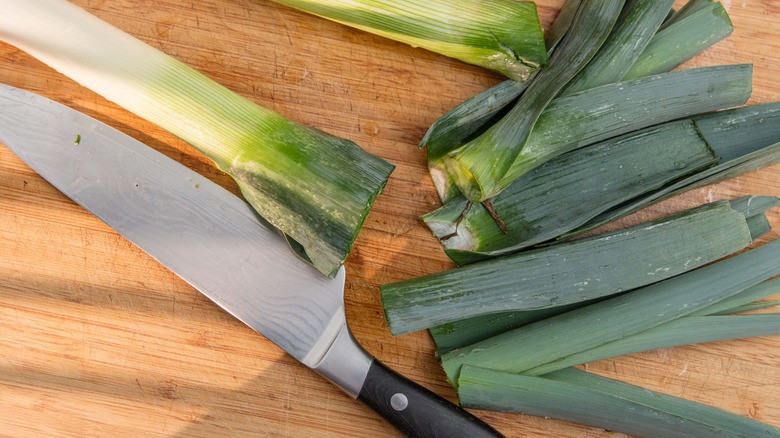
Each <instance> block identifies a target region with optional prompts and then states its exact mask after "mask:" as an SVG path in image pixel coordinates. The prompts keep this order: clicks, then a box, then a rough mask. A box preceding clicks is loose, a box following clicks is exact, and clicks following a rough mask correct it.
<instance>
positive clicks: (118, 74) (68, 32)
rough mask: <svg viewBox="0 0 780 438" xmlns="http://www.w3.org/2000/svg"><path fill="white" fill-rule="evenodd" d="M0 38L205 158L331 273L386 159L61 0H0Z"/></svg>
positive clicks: (381, 179)
mask: <svg viewBox="0 0 780 438" xmlns="http://www.w3.org/2000/svg"><path fill="white" fill-rule="evenodd" d="M0 6H1V7H2V8H0V9H2V11H3V13H2V14H0V39H2V40H4V41H6V42H8V43H10V44H13V45H15V46H17V47H19V48H20V49H22V50H24V51H26V52H28V53H29V54H31V55H33V56H34V57H36V58H38V59H39V60H41V61H43V62H45V63H47V64H49V65H50V66H51V67H53V68H55V69H57V70H58V71H59V72H60V73H63V74H65V75H66V76H69V77H70V78H72V79H74V80H76V81H77V82H79V83H80V84H81V85H83V86H85V87H87V88H90V89H92V90H93V91H95V92H97V93H99V94H101V95H103V97H105V98H107V99H108V100H111V101H113V102H115V103H117V104H119V105H121V106H123V107H124V108H126V109H127V110H129V111H131V112H133V113H135V114H136V115H138V116H140V117H143V118H145V119H147V120H149V121H150V122H152V123H155V124H157V125H159V126H160V127H162V128H164V129H166V130H168V131H170V132H171V133H173V134H174V135H176V136H178V137H179V138H181V139H182V140H184V141H186V142H188V143H189V144H191V145H192V146H194V147H195V148H197V149H198V150H199V151H201V152H202V153H204V154H205V155H207V156H208V157H209V158H211V159H212V160H213V161H214V162H215V163H216V164H217V166H218V167H219V168H220V169H222V170H223V171H225V172H227V173H228V174H230V175H231V176H232V177H233V178H234V179H235V180H236V181H237V182H238V185H239V187H240V189H241V192H242V193H243V194H244V196H245V198H246V199H247V200H248V201H249V202H250V203H251V204H252V206H253V207H254V208H255V209H256V210H257V211H258V212H259V213H260V215H261V216H262V217H263V218H264V219H266V220H267V221H268V222H270V223H271V224H272V225H273V226H275V227H277V228H279V229H280V230H281V231H283V232H284V233H285V234H286V235H287V236H289V237H290V238H291V239H293V240H294V241H295V242H297V243H298V244H300V245H301V246H302V247H303V248H304V249H305V252H306V257H307V258H308V259H309V260H310V261H311V262H312V263H313V264H314V266H315V267H316V268H317V269H319V270H320V271H322V272H323V273H325V274H327V275H335V273H336V272H337V271H338V269H339V267H340V266H341V265H342V264H343V262H344V260H345V258H346V256H347V254H348V253H349V251H350V249H351V247H352V244H353V242H354V241H355V238H356V237H357V234H358V231H359V230H360V228H361V227H362V225H363V222H364V221H365V219H366V217H367V215H368V211H369V209H370V207H371V205H372V203H373V201H374V199H375V198H376V196H377V195H378V194H379V193H380V191H381V190H382V188H383V187H384V185H385V183H386V181H387V178H388V175H389V174H390V172H391V171H392V169H393V166H392V165H391V164H389V163H387V162H386V161H384V160H382V159H380V158H378V157H375V156H373V155H370V154H368V153H366V152H365V151H363V150H362V149H360V148H359V147H358V146H357V145H355V144H354V143H353V142H351V141H349V140H345V139H341V138H337V137H334V136H332V135H330V134H326V133H324V132H321V131H318V130H316V129H314V128H309V127H306V126H303V125H300V124H297V123H294V122H291V121H289V120H287V119H285V118H284V117H282V116H281V115H279V114H277V113H275V112H273V111H270V110H268V109H265V108H262V107H260V106H258V105H256V104H254V103H252V102H250V101H249V100H247V99H245V98H243V97H241V96H239V95H238V94H236V93H234V92H232V91H230V90H228V89H227V88H225V87H223V86H221V85H219V84H217V83H215V82H214V81H212V80H211V79H208V78H207V77H205V76H203V75H202V74H200V73H198V72H196V71H195V70H193V69H192V68H190V67H188V66H186V65H185V64H183V63H181V62H179V61H177V60H176V59H174V58H172V57H170V56H168V55H166V54H164V53H163V52H161V51H159V50H157V49H155V48H153V47H151V46H149V45H147V44H145V43H143V42H141V41H140V40H138V39H136V38H134V37H132V36H131V35H129V34H126V33H124V32H122V31H120V30H119V29H117V28H115V27H113V26H111V25H109V24H108V23H105V22H103V21H101V20H99V19H98V18H96V17H94V16H93V15H90V14H89V13H87V12H86V11H84V10H82V9H80V8H78V7H76V6H74V5H72V4H70V3H68V2H67V1H64V0H60V1H40V0H29V1H16V0H1V1H0Z"/></svg>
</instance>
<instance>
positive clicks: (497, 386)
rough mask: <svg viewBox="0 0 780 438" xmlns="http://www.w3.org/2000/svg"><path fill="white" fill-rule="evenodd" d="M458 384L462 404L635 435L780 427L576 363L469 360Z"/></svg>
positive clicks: (761, 433) (748, 435) (722, 433)
mask: <svg viewBox="0 0 780 438" xmlns="http://www.w3.org/2000/svg"><path fill="white" fill-rule="evenodd" d="M458 386H459V390H458V397H459V399H460V402H461V404H462V405H463V406H464V407H467V408H473V409H490V410H497V411H504V412H518V413H523V414H528V415H536V416H541V417H551V418H556V419H560V420H565V421H570V422H574V423H580V424H588V425H592V426H596V427H600V428H606V429H609V430H614V431H619V432H623V433H627V434H631V435H636V436H644V437H664V438H690V437H734V438H737V437H739V438H761V437H777V436H780V429H777V428H775V427H772V426H769V425H767V424H763V423H760V422H758V421H755V420H751V419H749V418H745V417H741V416H739V415H736V414H732V413H730V412H726V411H723V410H720V409H716V408H714V407H711V406H707V405H703V404H701V403H696V402H693V401H689V400H685V399H682V398H678V397H673V396H670V395H666V394H662V393H658V392H654V391H650V390H648V389H645V388H641V387H638V386H634V385H629V384H626V383H622V382H619V381H617V380H613V379H609V378H606V377H600V376H596V375H594V374H591V373H588V372H585V371H581V370H578V369H575V368H568V369H565V370H561V371H557V372H555V373H551V374H548V375H545V376H543V377H532V376H523V375H518V374H511V373H505V372H500V371H495V370H489V369H482V368H478V367H473V366H468V367H464V369H463V372H462V375H461V378H460V380H459V385H458Z"/></svg>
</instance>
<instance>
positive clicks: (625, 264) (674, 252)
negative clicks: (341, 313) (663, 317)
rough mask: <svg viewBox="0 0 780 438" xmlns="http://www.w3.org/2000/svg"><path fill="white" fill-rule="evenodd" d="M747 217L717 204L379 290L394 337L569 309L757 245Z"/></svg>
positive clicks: (724, 202) (727, 206)
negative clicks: (504, 315) (515, 313)
mask: <svg viewBox="0 0 780 438" xmlns="http://www.w3.org/2000/svg"><path fill="white" fill-rule="evenodd" d="M752 241H753V240H752V237H751V232H750V228H749V226H748V222H747V219H746V215H745V214H744V213H743V212H741V211H738V210H736V209H734V208H733V207H732V206H731V204H730V203H728V202H726V201H719V202H714V203H711V204H707V205H704V206H701V207H697V208H695V209H691V210H688V211H685V212H682V213H678V214H674V215H670V216H667V217H665V218H661V219H659V220H657V221H653V222H649V223H646V224H640V225H637V226H634V227H630V228H627V229H624V230H618V231H615V232H612V233H606V234H603V235H598V236H594V237H592V238H588V239H580V240H576V241H573V242H566V243H562V244H558V245H551V246H549V247H546V248H540V249H537V250H534V251H527V252H523V253H519V254H516V255H511V256H506V257H501V258H496V259H493V260H488V261H484V262H480V263H474V264H471V265H468V266H464V267H461V268H457V269H452V270H448V271H444V272H441V273H436V274H431V275H428V276H424V277H419V278H416V279H411V280H406V281H401V282H397V283H391V284H386V285H383V286H382V287H381V288H380V292H381V295H382V302H383V305H384V310H385V315H386V318H387V322H388V325H389V327H390V331H391V332H392V333H394V334H401V333H406V332H410V331H414V330H421V329H425V328H429V327H433V326H436V325H440V324H445V323H449V322H453V321H457V320H459V319H463V318H468V317H472V316H477V315H480V314H489V313H495V312H503V311H509V310H532V309H540V308H545V307H557V306H563V305H566V304H569V303H575V302H580V301H586V300H591V299H596V298H599V297H604V296H608V295H613V294H616V293H619V292H622V291H625V290H629V289H633V288H636V287H640V286H642V285H647V284H651V283H655V282H658V281H660V280H662V279H664V278H669V277H671V276H674V275H677V274H680V273H683V272H686V271H689V270H691V269H693V268H695V267H697V266H702V265H703V264H706V263H709V262H711V261H714V260H717V259H719V258H721V257H724V256H726V255H729V254H731V253H733V252H734V251H737V250H740V249H742V248H745V247H746V246H748V245H750V244H751V243H752Z"/></svg>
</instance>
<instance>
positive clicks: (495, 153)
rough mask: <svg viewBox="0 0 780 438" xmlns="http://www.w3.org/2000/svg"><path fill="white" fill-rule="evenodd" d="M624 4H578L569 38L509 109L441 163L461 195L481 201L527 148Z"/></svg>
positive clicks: (609, 0)
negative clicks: (546, 112)
mask: <svg viewBox="0 0 780 438" xmlns="http://www.w3.org/2000/svg"><path fill="white" fill-rule="evenodd" d="M624 3H625V0H582V3H581V5H580V7H579V10H578V12H577V15H576V16H575V17H574V20H573V21H572V23H571V26H570V28H569V31H568V33H567V34H566V35H565V36H564V37H563V40H562V41H561V43H560V46H559V47H558V48H556V49H555V51H554V52H553V55H552V57H551V58H550V66H549V67H547V68H545V69H543V70H542V71H541V72H540V73H539V74H538V75H537V76H536V77H535V78H534V79H533V81H532V82H531V83H530V84H529V86H528V88H527V89H526V90H525V92H524V93H523V94H522V95H521V96H520V98H519V100H518V101H517V103H515V104H514V106H513V108H512V109H511V110H510V111H509V112H508V113H507V114H506V115H505V116H504V117H502V118H501V120H499V121H498V122H496V123H495V124H493V125H492V126H490V128H488V129H487V130H486V131H485V132H484V133H482V134H481V135H480V136H479V137H477V138H476V139H474V140H472V141H470V142H468V143H466V144H465V145H463V146H461V147H459V148H458V149H456V150H454V151H452V152H450V153H449V154H448V156H447V157H446V158H445V160H446V165H447V168H448V170H449V172H450V175H451V176H452V177H453V178H454V181H455V183H456V184H457V185H458V188H459V189H460V191H461V192H462V193H463V194H464V195H465V196H466V197H467V198H469V199H470V200H472V201H484V200H486V199H488V198H490V197H492V196H493V195H495V194H496V193H497V192H496V185H497V184H498V182H499V181H500V180H501V179H502V178H503V177H504V175H505V174H506V173H507V171H508V169H509V167H510V166H511V165H512V162H513V161H514V160H515V158H516V157H518V155H519V154H520V152H521V150H523V149H524V148H525V147H526V146H525V145H526V141H527V139H528V136H529V135H530V133H531V130H532V129H533V128H534V125H535V123H536V121H537V120H538V118H539V116H540V115H541V114H542V112H543V111H544V109H545V107H546V106H547V105H548V104H549V103H550V101H552V99H553V98H554V97H555V96H556V94H558V92H559V91H560V90H561V89H562V88H563V87H564V86H565V85H566V83H568V82H569V81H570V80H571V79H572V78H573V77H574V76H575V75H576V74H577V73H578V72H579V71H580V70H581V69H582V68H583V67H584V66H585V65H586V64H587V63H588V61H590V59H591V58H592V57H593V56H594V55H595V54H596V52H597V51H598V49H599V48H600V47H601V45H602V44H603V43H604V41H605V40H606V38H607V36H608V35H609V32H610V30H611V29H612V27H613V25H614V24H615V21H616V20H617V18H618V15H619V14H620V11H621V10H622V8H623V5H624Z"/></svg>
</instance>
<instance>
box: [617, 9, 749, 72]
mask: <svg viewBox="0 0 780 438" xmlns="http://www.w3.org/2000/svg"><path fill="white" fill-rule="evenodd" d="M688 5H691V7H688V8H686V7H683V8H682V9H680V11H678V13H677V14H675V16H674V17H672V19H671V20H670V21H669V22H668V23H667V24H665V25H664V27H663V28H662V29H661V30H659V31H658V33H657V34H656V35H655V36H654V37H653V39H652V40H651V41H650V44H649V45H648V46H647V47H646V48H645V51H644V53H643V56H642V57H641V58H640V59H638V60H637V61H636V62H635V63H633V64H632V65H631V68H630V69H629V70H628V71H627V72H626V74H625V76H624V77H623V80H628V79H635V78H640V77H643V76H648V75H651V74H654V73H656V72H657V71H658V70H659V69H661V70H671V69H673V68H675V67H677V66H679V65H680V64H682V63H683V62H685V61H687V60H688V59H691V58H692V57H693V56H695V55H696V54H698V53H701V51H703V50H704V49H706V48H707V47H710V46H712V45H714V44H715V43H717V42H719V41H722V40H723V39H725V38H726V37H728V36H729V35H731V33H732V32H733V31H734V26H733V25H732V24H731V19H730V18H729V15H728V12H727V11H726V9H725V8H724V7H723V5H722V4H721V3H719V2H713V1H709V0H706V1H704V2H698V1H697V0H693V1H691V2H689V3H688V4H687V5H686V6H688ZM680 39H683V40H685V41H687V42H688V44H682V45H681V44H680ZM670 52H672V53H676V54H678V56H677V57H669V56H668V55H667V54H668V53H670Z"/></svg>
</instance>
